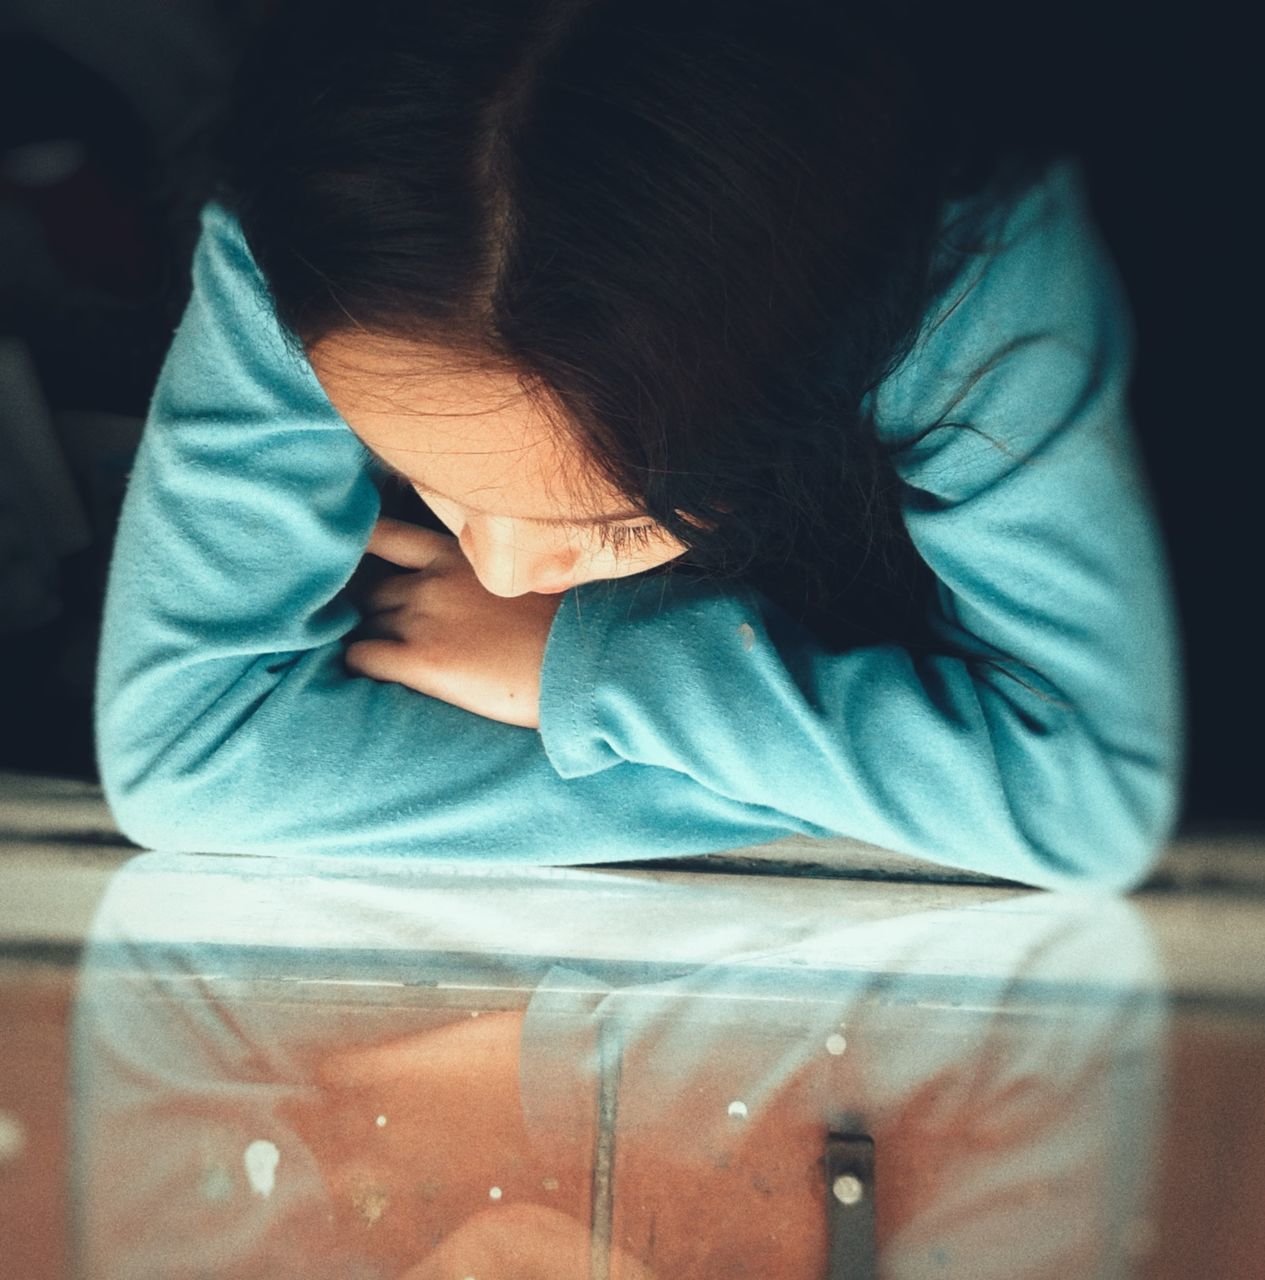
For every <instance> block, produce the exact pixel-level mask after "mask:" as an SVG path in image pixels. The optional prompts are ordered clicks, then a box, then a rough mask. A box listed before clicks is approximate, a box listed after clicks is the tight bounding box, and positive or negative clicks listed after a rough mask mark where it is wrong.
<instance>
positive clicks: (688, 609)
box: [540, 164, 1183, 888]
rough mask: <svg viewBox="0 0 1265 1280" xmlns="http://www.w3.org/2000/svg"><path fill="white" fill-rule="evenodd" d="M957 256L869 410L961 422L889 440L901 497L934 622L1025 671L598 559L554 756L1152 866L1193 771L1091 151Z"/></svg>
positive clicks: (851, 831) (579, 597) (1027, 855)
mask: <svg viewBox="0 0 1265 1280" xmlns="http://www.w3.org/2000/svg"><path fill="white" fill-rule="evenodd" d="M965 274H966V275H968V276H970V277H971V278H972V279H973V281H974V284H973V287H972V288H970V289H969V290H965V296H961V295H962V294H963V289H955V290H952V291H951V294H952V296H951V297H950V298H949V299H948V300H947V301H946V302H945V304H944V305H943V306H942V307H941V308H940V310H939V313H938V315H937V317H936V318H935V319H934V321H933V322H932V323H930V324H929V325H928V327H927V328H926V329H925V330H924V332H923V335H922V338H921V339H920V341H919V344H918V346H917V347H916V348H915V350H914V351H913V352H912V353H911V355H910V356H909V358H908V359H907V360H906V361H905V362H904V363H903V364H902V366H901V368H900V369H898V370H897V371H896V373H895V374H894V375H893V376H892V377H891V378H889V379H888V380H887V381H886V382H885V383H884V384H883V386H882V387H881V388H880V389H879V392H878V394H877V397H876V400H875V410H876V416H877V419H878V422H879V427H880V431H881V433H882V434H883V435H884V436H885V438H887V439H889V440H891V441H893V442H897V441H903V440H908V439H910V438H912V437H913V436H915V435H916V434H918V432H919V430H920V428H923V427H925V426H927V425H928V424H930V423H933V422H937V421H940V420H944V421H946V422H948V423H957V424H966V425H964V426H946V427H944V428H943V429H940V430H936V431H933V432H931V433H930V434H929V435H927V436H926V437H925V438H924V439H923V440H922V441H921V442H920V443H919V444H917V445H916V446H915V447H913V448H911V449H908V450H906V451H905V452H903V453H900V454H898V455H897V462H898V467H899V470H900V471H901V473H902V476H903V478H904V479H905V480H906V481H907V482H908V486H909V487H908V489H907V490H906V491H905V494H904V516H905V520H906V522H907V525H908V527H909V530H910V532H911V534H912V536H913V539H914V541H915V543H916V545H917V547H918V549H919V551H920V553H921V554H922V556H923V558H924V559H925V560H926V561H927V563H928V564H929V565H930V566H931V568H932V569H933V570H934V571H935V573H936V575H937V577H938V579H939V584H938V588H937V598H936V602H935V610H934V617H935V620H936V621H935V625H936V627H937V629H938V631H939V632H940V633H941V634H943V635H944V636H945V637H946V638H947V639H949V640H950V641H952V642H953V643H954V644H955V645H957V646H958V647H960V648H966V649H967V650H968V651H970V652H975V653H979V654H981V655H988V654H993V653H996V652H997V651H1001V652H1002V653H1004V654H1006V655H1008V656H1009V657H1011V658H1014V659H1018V660H1019V661H1020V662H1022V663H1024V664H1026V666H1023V667H1017V668H1012V669H1014V670H1015V673H1016V675H1018V676H1019V677H1020V678H1021V679H1022V680H1024V681H1025V682H1026V683H1027V685H1029V686H1032V687H1031V688H1028V687H1025V685H1023V684H1020V683H1018V682H1016V681H1015V680H1014V679H1011V678H1010V677H1008V676H1007V675H1005V674H1003V673H1002V672H1000V671H998V670H996V669H995V668H993V667H989V666H981V665H979V664H977V663H969V664H968V663H967V662H965V661H964V660H962V659H960V658H951V657H922V656H917V655H914V654H912V653H911V652H909V651H908V650H906V649H904V648H901V647H898V646H896V645H880V646H875V647H871V648H864V649H858V650H854V651H851V652H848V653H845V654H842V655H830V654H827V653H825V652H823V651H822V649H821V648H820V647H818V646H817V645H816V644H815V642H814V641H813V640H812V639H811V638H809V637H808V636H807V635H806V634H805V633H804V632H803V631H802V630H800V629H799V628H798V627H796V626H795V625H794V624H793V623H792V622H791V621H790V620H789V619H788V618H787V617H786V615H785V614H784V613H782V611H781V610H779V609H777V608H776V606H773V605H772V604H771V603H770V602H769V601H768V600H767V598H765V597H763V596H761V595H760V594H759V593H758V592H755V591H751V590H732V589H730V590H726V591H720V590H718V589H716V588H714V587H708V586H707V585H705V584H698V583H694V584H691V583H687V582H682V581H680V580H677V581H675V582H671V586H670V589H665V588H664V586H663V583H662V581H654V582H650V581H642V582H638V581H637V580H635V579H630V580H626V581H623V582H606V583H592V584H585V585H583V586H581V587H580V588H579V589H578V590H577V591H575V592H572V593H570V594H569V595H568V596H567V597H566V599H565V600H564V602H563V605H562V608H561V609H560V610H559V613H558V615H557V617H556V619H555V621H554V625H553V630H552V632H551V634H550V641H549V647H548V649H547V650H546V654H545V662H544V669H543V672H542V684H541V710H540V717H541V718H540V723H541V734H542V736H543V739H544V743H545V748H546V750H547V751H548V753H549V757H550V759H551V760H552V761H553V763H554V765H555V767H556V768H557V769H558V771H559V773H560V774H561V775H562V776H563V777H566V778H570V779H576V780H578V779H581V778H586V777H593V776H602V775H601V772H600V771H601V770H603V769H606V768H607V767H608V766H610V765H613V764H615V763H617V762H620V761H630V762H634V763H637V764H641V765H654V766H659V767H661V768H666V769H671V770H676V771H678V772H680V773H681V774H684V775H686V776H688V777H690V778H692V779H695V780H696V781H697V782H699V783H700V784H701V785H702V786H704V787H705V788H706V789H707V790H708V791H710V792H712V793H714V794H717V795H724V796H728V797H730V798H732V799H734V800H738V801H742V802H744V803H746V804H752V805H760V806H765V807H767V808H769V809H773V810H776V811H778V812H780V813H782V814H784V815H786V817H787V819H788V821H789V820H792V819H793V820H797V821H800V822H807V823H812V824H814V825H816V826H818V827H820V828H822V829H824V830H826V831H830V832H836V833H840V834H846V835H848V836H852V837H856V838H858V839H861V840H865V841H869V842H871V843H874V844H877V845H881V846H884V847H886V848H890V849H893V850H897V851H901V852H906V853H910V854H914V855H917V856H920V857H925V858H930V859H932V860H934V861H937V862H942V863H948V864H950V865H953V866H956V867H960V868H964V869H969V870H971V871H977V872H985V873H990V874H993V875H1000V876H1004V877H1009V878H1013V879H1016V880H1022V881H1025V882H1028V883H1032V884H1039V885H1048V886H1051V887H1056V886H1062V885H1071V884H1075V883H1078V882H1085V881H1090V882H1094V883H1098V884H1103V885H1106V886H1110V887H1118V888H1123V887H1126V886H1129V885H1131V884H1134V883H1136V882H1137V881H1138V880H1139V879H1140V878H1141V877H1142V876H1143V875H1144V874H1145V872H1146V871H1147V869H1148V868H1149V866H1150V865H1151V863H1152V861H1153V860H1154V858H1155V856H1156V854H1157V853H1158V852H1159V851H1160V849H1161V848H1162V845H1163V843H1164V841H1165V840H1166V839H1167V837H1168V836H1169V835H1170V834H1171V831H1172V827H1173V823H1174V819H1175V814H1176V810H1177V804H1178V797H1179V781H1180V775H1181V769H1182V754H1183V726H1182V718H1183V708H1182V703H1181V671H1180V665H1179V656H1178V640H1177V629H1176V623H1175V616H1174V609H1173V603H1172V599H1171V594H1170V588H1169V583H1168V578H1167V573H1166V569H1165V564H1164V559H1163V554H1162V550H1161V544H1160V539H1159V534H1158V531H1157V528H1156V524H1155V521H1154V517H1153V514H1152V511H1151V507H1150V503H1149V499H1148V495H1147V491H1146V487H1145V483H1144V481H1143V479H1142V475H1141V471H1140V467H1139V463H1138V459H1137V456H1136V453H1135V447H1134V442H1133V438H1132V434H1131V429H1130V423H1129V416H1128V409H1127V404H1126V391H1127V384H1128V376H1129V366H1130V359H1131V349H1132V333H1131V326H1130V322H1129V317H1128V314H1127V311H1126V308H1125V304H1124V301H1123V298H1122V294H1121V290H1120V287H1119V284H1118V282H1117V280H1116V277H1115V275H1114V271H1113V268H1112V265H1111V263H1110V260H1109V259H1108V258H1107V256H1106V254H1105V253H1104V251H1103V249H1102V247H1101V245H1100V243H1099V241H1098V238H1097V236H1096V233H1095V231H1094V229H1093V226H1092V223H1091V221H1090V219H1089V217H1088V214H1087V212H1086V209H1085V206H1084V200H1083V197H1082V195H1081V193H1080V189H1079V180H1078V175H1077V172H1076V170H1075V168H1074V167H1073V166H1070V165H1066V164H1063V165H1059V166H1055V167H1054V168H1052V169H1051V171H1050V173H1049V175H1048V178H1047V180H1046V181H1045V182H1044V183H1042V184H1041V185H1039V186H1038V187H1036V188H1034V189H1033V190H1032V191H1031V192H1030V193H1029V194H1028V195H1027V196H1026V197H1025V198H1024V199H1023V200H1021V201H1020V202H1019V203H1018V204H1017V205H1016V207H1015V209H1014V211H1013V213H1012V214H1011V216H1010V217H1009V219H1008V222H1007V226H1006V229H1005V235H1004V239H1003V243H1002V245H1001V247H1000V248H999V249H998V250H997V251H996V252H995V253H993V254H991V255H990V256H988V257H987V258H985V259H984V260H983V261H982V262H976V263H974V264H972V266H971V267H970V268H969V269H968V271H967V272H966V273H965ZM966 283H967V282H966V281H965V280H964V281H963V284H964V285H965V284H966ZM981 370H982V372H981ZM977 374H978V376H976V375H977ZM989 437H991V439H990V438H989ZM669 581H671V580H669ZM614 772H615V773H616V774H619V773H620V772H622V771H621V770H615V771H614Z"/></svg>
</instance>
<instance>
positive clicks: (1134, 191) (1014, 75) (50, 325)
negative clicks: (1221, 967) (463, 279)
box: [0, 0, 1265, 832]
mask: <svg viewBox="0 0 1265 1280" xmlns="http://www.w3.org/2000/svg"><path fill="white" fill-rule="evenodd" d="M771 2H772V0H771ZM257 7H258V4H257V3H255V4H252V3H251V0H76V3H74V4H73V5H66V4H59V3H53V0H6V6H5V7H4V8H3V9H0V343H4V342H5V341H6V340H8V342H9V344H10V345H9V346H8V348H7V350H9V352H10V353H11V354H12V352H13V351H14V350H16V349H19V348H20V350H21V351H22V352H24V353H25V358H27V359H28V361H29V363H28V365H27V366H25V367H26V368H27V369H28V372H30V373H32V374H33V376H34V378H35V380H36V385H37V388H38V392H39V395H40V397H41V399H42V402H43V404H44V406H45V408H46V410H47V420H48V422H49V424H50V425H51V430H52V433H53V437H54V438H55V439H56V440H57V441H58V444H59V446H60V447H61V449H62V451H63V455H64V458H65V461H66V465H67V469H68V472H69V474H70V477H71V479H72V481H73V484H74V487H75V490H76V492H77V494H78V497H79V501H80V505H81V507H82V518H83V519H84V520H86V527H87V535H86V537H85V536H84V535H83V534H82V532H81V535H80V536H79V538H78V540H77V541H76V539H75V537H74V536H73V533H72V534H67V535H66V538H65V539H64V540H63V541H64V542H66V543H67V544H69V549H67V547H66V546H63V545H60V544H58V545H53V544H54V543H58V535H57V534H56V531H54V533H48V530H49V529H50V528H51V527H52V526H50V525H49V523H48V521H49V519H50V515H49V512H48V511H45V512H44V517H43V519H44V523H43V524H42V525H40V526H38V527H39V528H40V529H42V530H43V531H44V535H43V536H44V537H45V545H44V546H43V548H42V554H43V559H44V561H45V564H44V570H43V572H44V578H43V589H44V591H45V594H46V595H47V596H49V597H50V598H55V599H56V600H57V601H59V603H60V611H59V612H58V613H57V616H55V617H51V618H49V617H43V618H42V619H36V620H34V621H31V620H28V621H27V622H26V623H15V619H14V612H13V611H14V609H16V607H17V606H16V605H15V604H13V602H14V601H16V600H17V599H18V598H19V596H18V594H15V593H14V590H13V588H12V587H10V586H8V585H7V584H8V583H10V582H11V581H13V580H15V579H14V576H13V575H14V574H15V573H17V572H18V570H17V569H15V567H14V566H15V562H16V558H18V557H20V556H21V555H22V554H23V545H22V533H23V529H22V528H19V527H17V525H18V524H20V523H21V522H20V521H18V522H17V524H15V519H14V517H13V514H12V512H11V511H10V512H6V511H4V510H3V509H0V590H7V591H9V593H10V594H9V596H8V601H7V603H8V604H9V605H10V608H9V612H8V613H6V611H5V605H6V601H4V600H0V768H13V769H19V770H30V771H35V772H47V773H58V774H65V775H68V776H77V777H84V778H92V777H94V776H95V769H94V764H93V757H92V741H91V727H90V707H91V684H92V667H93V662H94V658H95V641H96V627H97V617H98V615H99V611H100V606H101V593H102V589H103V584H104V575H105V569H106V565H107V563H108V553H109V546H110V537H111V534H112V528H113V520H114V518H115V516H116V514H117V503H118V501H119V498H120V496H121V493H122V489H123V484H124V482H125V479H126V469H127V461H128V448H129V444H128V441H129V439H131V440H132V441H133V444H134V435H135V432H136V431H138V430H139V426H140V423H141V421H142V420H143V417H144V414H145V410H146V406H147V404H148V399H149V394H150V391H151V389H152V387H153V383H154V380H155V378H156V376H157V372H158V369H159V366H160V364H161V361H162V357H163V355H164V353H165V351H166V347H167V344H168V343H169V342H170V338H171V333H172V329H173V328H174V325H175V324H176V322H177V320H178V319H179V314H180V310H181V308H182V306H183V302H184V299H185V297H186V296H187V270H188V259H189V253H190V251H191V248H192V237H193V229H194V218H195V217H196V209H195V208H191V207H188V199H187V186H182V182H183V181H184V179H183V177H182V175H183V174H185V173H186V172H187V169H186V165H187V156H188V154H189V152H190V148H191V147H195V146H196V138H197V136H198V130H199V127H200V125H201V124H202V123H203V122H204V121H205V119H206V118H207V115H208V112H209V111H210V110H211V109H212V107H213V104H214V102H215V100H216V98H217V95H218V94H220V93H221V92H222V90H223V87H224V85H225V83H226V80H227V76H228V75H229V72H230V69H231V66H232V63H233V58H234V50H235V49H236V48H237V47H238V46H239V45H240V42H241V40H242V39H243V35H244V33H245V32H247V31H248V30H249V27H250V23H251V21H252V20H253V10H254V9H255V8H257ZM349 9H350V11H351V12H353V13H354V12H355V6H354V5H353V6H349ZM925 21H926V27H925V35H926V37H927V39H928V40H929V42H930V43H931V44H932V45H934V46H935V47H936V48H943V50H944V56H945V58H946V59H950V60H957V61H958V62H960V65H961V67H962V69H963V70H962V76H961V78H960V91H961V92H963V93H966V94H970V93H975V94H977V95H979V96H981V97H982V98H985V99H986V100H987V102H988V103H989V104H990V106H991V105H992V104H994V103H995V105H996V110H997V111H998V112H999V113H1001V114H1002V115H1004V116H1005V117H1006V118H1007V119H1008V121H1009V122H1010V125H1011V127H1013V128H1014V129H1015V130H1016V132H1017V133H1018V134H1020V135H1022V134H1023V132H1024V131H1025V130H1032V131H1034V132H1035V133H1052V134H1053V135H1056V136H1057V137H1058V138H1059V139H1060V140H1062V141H1063V142H1064V143H1065V145H1066V147H1067V149H1069V150H1072V151H1074V152H1076V153H1077V154H1079V155H1080V157H1081V159H1082V161H1083V164H1084V166H1085V170H1086V174H1087V177H1088V180H1089V189H1090V196H1091V199H1092V201H1093V205H1094V209H1095V213H1096V216H1097V218H1098V222H1099V225H1100V227H1101V228H1102V231H1103V233H1104V235H1105V237H1106V239H1107V242H1108V244H1109V245H1110V247H1111V249H1112V252H1113V253H1114V256H1115V259H1116V261H1117V264H1118V265H1119V268H1120V271H1121V274H1122V275H1123V277H1124V280H1125V284H1126V287H1127V289H1128V292H1129V296H1130V299H1131V302H1132V307H1133V312H1134V319H1135V324H1136V327H1137V333H1138V359H1137V365H1136V374H1135V379H1134V384H1133V389H1132V396H1133V407H1134V416H1135V421H1136V423H1137V431H1138V436H1139V441H1140V444H1141V447H1142V450H1143V454H1144V458H1145V461H1146V464H1147V468H1148V471H1149V474H1150V477H1151V483H1152V487H1153V491H1154V494H1155V499H1156V503H1157V506H1158V509H1159V513H1160V518H1161V521H1162V524H1163V528H1164V532H1165V537H1166V541H1167V545H1168V551H1169V557H1170V563H1171V565H1172V569H1173V574H1174V580H1175V585H1176V590H1177V595H1178V602H1179V607H1180V611H1181V618H1182V628H1183V635H1184V643H1185V652H1186V660H1187V681H1188V685H1187V692H1188V706H1189V716H1190V731H1191V739H1190V748H1191V757H1190V769H1189V774H1188V781H1187V787H1186V799H1185V812H1184V821H1183V827H1184V829H1185V830H1187V831H1191V832H1193V831H1199V832H1207V831H1210V830H1215V829H1223V828H1236V827H1243V826H1253V827H1259V825H1260V824H1261V820H1262V818H1263V817H1265V802H1263V800H1262V791H1263V790H1265V788H1262V786H1261V784H1260V778H1261V769H1260V764H1261V759H1262V753H1261V751H1260V749H1259V747H1258V745H1257V736H1256V735H1257V727H1258V725H1259V723H1260V714H1259V713H1260V711H1261V707H1262V702H1261V698H1260V695H1259V693H1258V691H1257V682H1258V670H1257V658H1258V654H1259V643H1258V634H1259V633H1258V632H1257V631H1256V630H1255V627H1254V626H1253V625H1250V624H1249V619H1253V620H1254V616H1255V610H1254V609H1253V608H1252V607H1251V605H1253V604H1254V603H1255V600H1254V597H1255V595H1256V592H1257V589H1256V586H1255V584H1256V583H1258V582H1259V580H1260V576H1261V575H1260V571H1259V568H1258V548H1259V546H1260V543H1261V539H1260V538H1259V537H1258V535H1257V533H1256V517H1257V502H1256V500H1255V496H1256V495H1255V490H1256V488H1257V471H1256V455H1257V450H1256V449H1255V445H1256V438H1257V436H1258V435H1259V433H1260V431H1261V428H1262V416H1261V414H1260V412H1259V409H1258V408H1257V407H1256V399H1255V397H1253V396H1250V395H1249V389H1248V379H1249V377H1251V376H1252V375H1253V374H1254V372H1255V369H1256V367H1257V361H1256V360H1255V359H1254V358H1253V357H1254V356H1255V354H1256V353H1255V351H1253V352H1251V353H1249V351H1248V338H1249V336H1255V334H1256V332H1257V331H1258V330H1259V324H1258V323H1256V322H1255V321H1254V318H1253V317H1251V316H1250V315H1249V314H1248V312H1249V307H1248V302H1247V299H1249V298H1251V297H1252V295H1253V293H1254V288H1253V285H1252V282H1251V280H1250V279H1249V276H1254V274H1255V273H1254V272H1253V271H1252V266H1253V265H1254V255H1253V254H1252V253H1251V251H1250V249H1249V247H1248V246H1249V241H1248V235H1247V219H1248V216H1249V212H1250V211H1254V210H1255V206H1254V205H1253V203H1252V202H1250V201H1249V200H1248V197H1247V192H1248V190H1249V188H1250V186H1254V185H1255V184H1254V183H1253V182H1252V181H1251V179H1252V178H1253V177H1254V175H1250V176H1249V166H1250V165H1251V164H1252V162H1253V160H1254V158H1255V157H1256V156H1257V154H1258V153H1259V141H1251V142H1250V141H1249V138H1248V130H1247V129H1246V127H1244V121H1245V119H1246V117H1247V115H1248V110H1249V106H1250V100H1249V89H1248V85H1249V84H1250V83H1252V81H1253V79H1254V76H1253V74H1252V73H1251V72H1249V70H1248V68H1247V65H1246V64H1247V57H1248V52H1247V51H1248V47H1249V46H1248V42H1247V40H1246V38H1245V37H1244V36H1243V35H1242V33H1240V34H1239V36H1237V37H1236V36H1235V34H1234V32H1233V31H1232V30H1229V29H1227V28H1225V27H1224V26H1221V24H1220V22H1219V19H1218V18H1217V17H1216V15H1215V12H1209V11H1208V10H1207V9H1204V10H1202V11H1201V15H1200V16H1199V17H1195V16H1192V14H1191V13H1190V12H1187V11H1184V10H1183V9H1182V8H1180V7H1172V8H1167V9H1161V8H1160V7H1154V8H1148V9H1146V10H1139V11H1138V12H1134V11H1133V9H1132V8H1131V7H1130V6H1126V5H1120V4H1115V5H1106V6H1103V5H1098V6H1095V7H1093V8H1091V7H1090V6H1089V5H1065V6H1062V7H1052V8H1050V9H1048V11H1047V10H1042V11H1040V12H1038V13H1033V12H1031V11H1030V7H1029V6H1022V5H1014V4H1011V5H1006V6H1003V5H992V6H974V7H971V6H966V7H963V6H945V5H935V6H928V7H927V9H926V18H925ZM985 72H986V74H985ZM1258 113H1259V109H1258ZM51 142H56V143H58V144H59V145H58V146H57V147H53V148H52V149H51V150H49V149H48V147H47V146H45V147H44V149H43V150H41V149H40V148H39V147H38V146H37V147H36V149H35V150H34V151H32V149H31V145H30V144H41V143H42V144H48V143H51ZM67 144H69V145H67ZM5 367H7V368H8V369H9V371H10V375H9V378H8V381H6V375H5V373H4V371H3V369H4V368H5ZM12 367H13V366H12V364H10V365H9V366H4V367H0V446H3V445H4V439H3V435H2V433H3V432H5V431H10V432H13V430H14V428H13V427H12V422H13V420H14V419H13V416H12V415H13V414H14V413H15V412H25V411H26V410H25V408H24V407H23V406H24V405H25V404H26V401H23V400H22V399H21V395H20V394H19V392H17V391H16V390H15V387H14V384H13V381H12V376H11V375H12ZM29 389H30V388H29V385H28V386H27V393H29ZM6 399H7V400H8V407H9V414H10V416H9V417H8V418H6V417H4V416H3V412H4V405H5V400H6ZM15 405H16V406H17V408H15ZM5 458H6V455H5V453H4V451H3V448H0V468H2V467H5V466H9V465H11V464H10V463H7V462H6V461H5ZM3 481H4V476H3V475H2V474H0V504H3V503H4V502H5V500H6V499H5V489H4V486H3ZM12 487H13V486H12V484H11V485H10V488H12ZM21 497H22V495H20V494H19V495H18V497H17V498H14V496H13V494H12V493H11V494H10V497H9V500H10V502H14V501H18V499H20V498H21ZM51 519H53V520H54V521H56V520H58V519H59V516H58V514H57V512H56V511H54V512H53V513H52V516H51ZM4 521H7V524H6V523H3V522H4ZM24 527H25V529H26V531H27V533H28V534H29V533H30V529H31V528H32V527H33V526H32V525H31V524H30V522H29V521H28V522H27V524H26V525H25V526H24ZM6 535H7V540H6ZM30 536H33V537H36V538H38V537H39V536H41V535H40V534H38V533H37V534H34V535H30ZM26 550H27V551H30V547H27V548H26ZM6 557H7V559H6ZM50 566H51V567H50ZM6 573H7V574H8V575H9V576H8V577H7V578H6V576H5V574H6ZM6 620H7V625H6Z"/></svg>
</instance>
